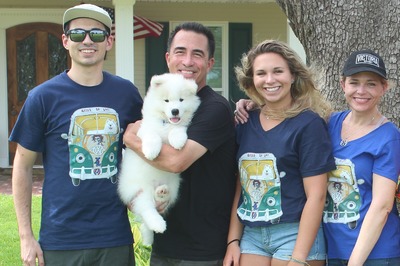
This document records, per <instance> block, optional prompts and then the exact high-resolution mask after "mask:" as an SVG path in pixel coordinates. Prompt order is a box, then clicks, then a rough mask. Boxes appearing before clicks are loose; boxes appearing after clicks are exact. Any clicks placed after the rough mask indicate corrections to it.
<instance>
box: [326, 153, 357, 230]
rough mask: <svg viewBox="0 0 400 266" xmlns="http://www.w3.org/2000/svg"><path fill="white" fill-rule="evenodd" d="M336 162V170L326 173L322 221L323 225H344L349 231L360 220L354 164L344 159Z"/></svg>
mask: <svg viewBox="0 0 400 266" xmlns="http://www.w3.org/2000/svg"><path fill="white" fill-rule="evenodd" d="M335 160H336V169H335V170H333V171H331V172H330V173H328V193H327V198H326V202H325V209H324V215H323V221H324V222H325V223H344V224H347V225H348V227H349V228H350V229H354V228H356V227H357V220H358V219H359V218H360V207H361V195H360V193H359V189H358V184H362V183H363V182H364V180H357V178H356V176H355V173H354V164H353V163H352V162H351V161H350V160H348V159H346V160H343V159H338V158H335Z"/></svg>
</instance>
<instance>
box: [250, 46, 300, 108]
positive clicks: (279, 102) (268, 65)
mask: <svg viewBox="0 0 400 266" xmlns="http://www.w3.org/2000/svg"><path fill="white" fill-rule="evenodd" d="M253 73H254V74H253V81H254V86H255V88H256V90H257V92H258V93H259V94H260V95H261V96H262V97H263V98H264V100H265V103H266V104H267V105H268V107H269V108H273V109H283V108H286V107H288V106H289V105H290V104H291V102H292V97H291V94H290V88H291V85H292V80H293V78H294V77H293V75H292V73H291V72H290V69H289V66H288V64H287V62H286V60H285V59H284V58H283V57H282V56H281V55H279V54H277V53H272V52H268V53H263V54H260V55H258V56H257V57H256V58H255V60H254V63H253Z"/></svg>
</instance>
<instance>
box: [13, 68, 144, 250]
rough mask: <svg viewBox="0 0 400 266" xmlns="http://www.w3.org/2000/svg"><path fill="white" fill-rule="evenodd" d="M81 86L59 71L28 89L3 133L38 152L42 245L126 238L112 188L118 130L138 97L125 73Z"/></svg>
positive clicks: (110, 243) (122, 211)
mask: <svg viewBox="0 0 400 266" xmlns="http://www.w3.org/2000/svg"><path fill="white" fill-rule="evenodd" d="M103 77H104V78H103V81H102V83H101V84H99V85H97V86H91V87H87V86H82V85H79V84H77V83H75V82H74V81H72V80H71V79H70V78H69V77H68V75H67V72H63V73H61V74H60V75H58V76H56V77H54V78H52V79H50V80H48V81H46V82H44V83H42V84H41V85H39V86H37V87H36V88H34V89H32V90H31V91H30V93H29V95H28V98H27V99H26V102H25V104H24V106H23V108H22V110H21V113H20V115H19V117H18V120H17V122H16V124H15V127H14V129H13V131H12V133H11V136H10V141H14V142H17V143H19V144H20V145H21V146H23V147H25V148H27V149H29V150H32V151H37V152H42V153H43V167H44V172H45V177H44V183H43V194H42V197H43V198H42V216H41V228H40V235H39V243H40V244H41V246H42V249H44V250H74V249H83V248H85V249H88V248H105V247H115V246H121V245H128V244H132V242H133V238H132V232H131V229H130V224H129V220H128V217H127V210H126V206H124V205H123V204H122V202H121V200H120V199H119V196H118V193H117V184H116V181H117V180H116V176H117V173H118V166H119V162H120V159H121V149H122V133H123V131H124V129H125V128H126V126H127V125H128V123H131V122H134V121H136V120H138V119H140V118H141V108H142V103H143V101H142V98H141V96H140V94H139V92H138V90H137V88H136V87H135V86H134V85H133V84H132V83H131V82H130V81H128V80H125V79H122V78H120V77H117V76H114V75H111V74H109V73H107V72H103Z"/></svg>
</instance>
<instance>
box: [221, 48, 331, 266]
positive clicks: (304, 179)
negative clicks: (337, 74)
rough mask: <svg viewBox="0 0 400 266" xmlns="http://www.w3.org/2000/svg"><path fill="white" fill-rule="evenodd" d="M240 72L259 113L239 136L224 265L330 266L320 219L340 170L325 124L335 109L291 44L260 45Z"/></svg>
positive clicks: (252, 114)
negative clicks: (333, 175)
mask: <svg viewBox="0 0 400 266" xmlns="http://www.w3.org/2000/svg"><path fill="white" fill-rule="evenodd" d="M235 70H236V75H237V79H238V81H239V84H240V87H241V88H242V90H243V91H244V92H245V93H246V94H247V95H248V96H249V97H250V98H251V99H252V100H253V102H255V103H256V104H257V106H258V107H259V108H256V109H254V110H252V111H250V112H249V118H248V122H247V123H245V124H239V125H237V128H236V133H237V137H236V140H237V144H238V153H237V157H236V159H237V161H238V170H239V175H238V177H239V178H238V183H237V191H236V196H235V200H234V203H233V209H232V215H231V225H230V230H229V235H228V240H227V241H228V242H227V243H228V247H227V252H226V255H225V259H224V265H231V264H232V263H234V264H235V265H237V263H239V261H240V264H241V265H256V266H257V265H263V266H265V265H267V266H268V265H274V264H276V263H278V264H283V263H284V264H285V265H291V266H294V265H299V264H303V265H308V262H310V263H312V264H313V265H315V266H317V265H321V266H322V265H325V259H326V251H325V239H324V236H323V231H322V226H321V219H322V211H323V208H324V203H325V197H326V185H327V172H329V171H331V170H334V169H335V162H334V159H333V156H332V150H331V143H330V141H329V136H328V132H327V128H326V124H325V121H324V119H323V118H321V117H324V116H325V115H326V114H327V113H329V106H328V105H327V104H326V102H325V101H324V100H323V99H322V97H321V95H320V93H319V91H318V90H317V88H316V85H315V83H314V81H313V79H312V78H311V73H310V72H309V70H308V69H307V68H306V67H305V66H304V64H303V63H302V62H301V60H300V59H299V57H298V56H297V55H296V54H295V52H294V51H293V50H292V49H290V48H289V47H288V46H287V45H286V44H285V43H282V42H279V41H273V40H272V41H270V40H267V41H264V42H262V43H260V44H258V45H256V46H255V47H253V48H252V49H251V50H250V51H249V52H248V53H247V54H245V55H244V56H243V58H242V64H241V66H240V67H236V69H235ZM239 243H240V245H239ZM276 265H277V264H276Z"/></svg>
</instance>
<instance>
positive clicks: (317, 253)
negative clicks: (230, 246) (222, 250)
mask: <svg viewBox="0 0 400 266" xmlns="http://www.w3.org/2000/svg"><path fill="white" fill-rule="evenodd" d="M298 232H299V223H282V224H274V225H270V226H267V227H249V226H245V227H244V231H243V236H242V239H241V240H240V250H241V253H245V254H254V255H261V256H266V257H271V258H275V259H278V260H286V261H288V260H289V259H290V257H291V256H292V252H293V249H294V245H295V244H296V239H297V235H298ZM325 259H326V245H325V237H324V233H323V231H322V226H320V228H319V230H318V234H317V236H316V239H315V241H314V245H313V246H312V247H311V250H310V252H309V254H308V257H307V260H308V261H309V260H325Z"/></svg>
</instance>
